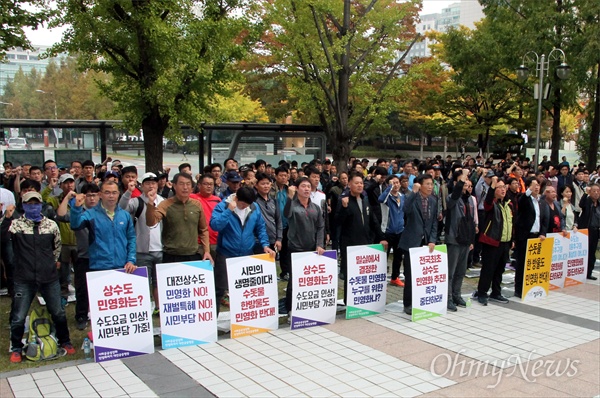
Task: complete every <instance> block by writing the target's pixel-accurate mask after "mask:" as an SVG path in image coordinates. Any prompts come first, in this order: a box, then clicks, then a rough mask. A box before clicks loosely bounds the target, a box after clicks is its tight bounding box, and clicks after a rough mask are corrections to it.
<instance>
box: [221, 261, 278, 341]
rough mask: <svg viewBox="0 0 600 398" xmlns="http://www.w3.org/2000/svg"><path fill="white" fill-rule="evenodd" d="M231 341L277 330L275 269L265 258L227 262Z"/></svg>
mask: <svg viewBox="0 0 600 398" xmlns="http://www.w3.org/2000/svg"><path fill="white" fill-rule="evenodd" d="M227 278H228V282H229V311H230V312H231V337H232V338H238V337H243V336H250V335H253V334H256V333H264V332H268V331H270V330H276V329H277V328H278V327H279V311H278V310H279V302H278V296H277V269H276V267H275V258H274V257H271V256H270V255H268V254H257V255H254V256H245V257H233V258H228V259H227Z"/></svg>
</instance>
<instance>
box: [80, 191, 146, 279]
mask: <svg viewBox="0 0 600 398" xmlns="http://www.w3.org/2000/svg"><path fill="white" fill-rule="evenodd" d="M119 193H120V192H119V186H118V185H117V183H116V182H114V181H106V182H105V183H103V184H102V188H101V189H100V203H99V204H98V205H97V206H96V207H94V208H92V209H89V210H87V211H85V212H84V211H83V210H84V209H83V207H82V206H83V204H84V202H85V195H84V194H78V195H77V196H76V197H75V206H73V207H72V208H71V229H72V230H73V231H77V230H80V229H83V228H87V229H88V231H89V242H90V247H89V256H90V271H106V270H110V269H119V268H125V271H126V272H128V273H131V272H133V271H134V270H135V269H136V268H137V267H136V266H135V262H136V257H135V249H136V245H135V230H134V228H133V221H132V220H131V216H130V215H129V213H128V212H127V211H125V210H123V209H121V208H120V207H119V206H117V204H118V202H119Z"/></svg>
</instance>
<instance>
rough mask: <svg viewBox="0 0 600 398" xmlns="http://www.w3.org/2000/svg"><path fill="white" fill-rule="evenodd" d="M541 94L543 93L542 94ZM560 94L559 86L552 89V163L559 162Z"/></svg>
mask: <svg viewBox="0 0 600 398" xmlns="http://www.w3.org/2000/svg"><path fill="white" fill-rule="evenodd" d="M542 95H543V94H542ZM560 101H561V95H560V88H558V87H556V88H555V89H554V103H553V104H552V146H551V147H550V149H551V151H552V152H551V153H550V161H551V162H552V163H554V164H558V163H559V157H558V155H559V151H560V140H561V138H562V137H561V136H562V134H561V131H560V105H561V103H560Z"/></svg>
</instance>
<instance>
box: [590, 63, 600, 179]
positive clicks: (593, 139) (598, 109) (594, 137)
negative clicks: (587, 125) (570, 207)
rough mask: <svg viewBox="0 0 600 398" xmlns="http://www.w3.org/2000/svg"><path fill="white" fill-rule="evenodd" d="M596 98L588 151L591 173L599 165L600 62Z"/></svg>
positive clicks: (597, 73)
mask: <svg viewBox="0 0 600 398" xmlns="http://www.w3.org/2000/svg"><path fill="white" fill-rule="evenodd" d="M595 97H596V98H594V119H593V121H592V131H591V134H590V149H589V151H588V159H587V166H588V169H590V171H592V170H591V169H592V168H595V167H596V165H597V164H598V138H599V136H600V62H599V63H598V67H597V68H596V95H595Z"/></svg>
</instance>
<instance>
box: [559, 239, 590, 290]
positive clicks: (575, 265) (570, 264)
mask: <svg viewBox="0 0 600 398" xmlns="http://www.w3.org/2000/svg"><path fill="white" fill-rule="evenodd" d="M588 243H589V242H588V230H587V229H579V230H577V232H575V231H571V242H570V244H569V260H568V261H567V277H566V279H565V287H567V286H576V285H581V284H582V283H585V278H586V277H587V266H588V255H590V253H589V249H588V246H589V245H588ZM591 255H592V256H593V255H595V253H592V254H591Z"/></svg>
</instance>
